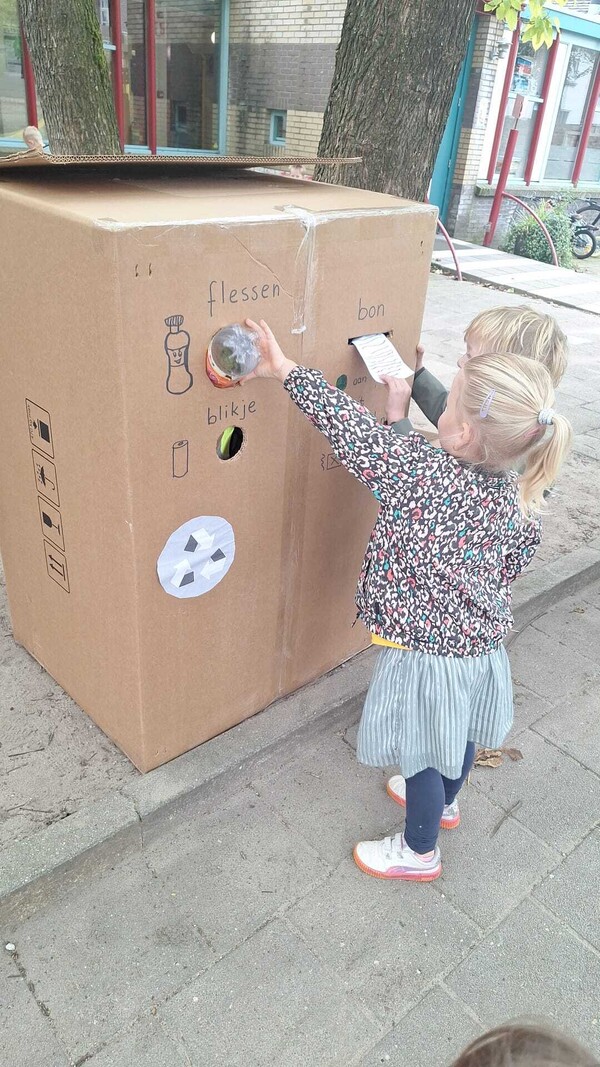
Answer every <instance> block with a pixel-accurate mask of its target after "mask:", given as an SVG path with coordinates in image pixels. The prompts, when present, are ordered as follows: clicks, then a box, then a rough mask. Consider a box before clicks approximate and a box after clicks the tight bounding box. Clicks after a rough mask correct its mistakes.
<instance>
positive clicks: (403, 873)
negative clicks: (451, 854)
mask: <svg viewBox="0 0 600 1067" xmlns="http://www.w3.org/2000/svg"><path fill="white" fill-rule="evenodd" d="M353 856H354V862H355V863H356V865H357V867H360V869H361V871H364V872H365V874H372V875H373V877H375V878H402V879H404V880H405V881H407V882H432V881H433V879H434V878H439V876H440V874H441V873H442V864H441V860H440V850H439V848H437V847H436V848H435V849H434V851H433V856H432V857H431V859H424V858H423V856H419V855H418V854H417V853H416V852H413V850H412V848H409V847H408V845H407V844H406V841H405V840H404V835H403V834H395V835H394V837H384V839H383V841H359V842H358V845H356V848H355V849H354V852H353Z"/></svg>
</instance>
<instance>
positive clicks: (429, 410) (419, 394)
mask: <svg viewBox="0 0 600 1067" xmlns="http://www.w3.org/2000/svg"><path fill="white" fill-rule="evenodd" d="M424 356H425V350H424V348H423V345H417V358H416V361H415V376H414V378H413V386H412V398H413V400H414V402H415V404H416V405H417V407H419V408H420V409H421V411H422V412H423V414H424V416H425V418H426V419H429V422H430V423H432V425H433V426H437V424H438V422H439V421H440V415H442V414H443V413H444V411H445V410H446V404H447V403H448V390H447V389H445V388H444V386H443V385H442V383H441V382H440V381H438V379H437V378H434V376H433V374H431V372H430V371H428V370H427V368H426V367H424V366H423V359H424ZM388 422H389V423H390V424H393V423H395V422H396V419H391V418H389V417H388ZM394 429H395V430H396V433H406V430H405V428H404V427H403V426H402V424H401V425H400V426H394Z"/></svg>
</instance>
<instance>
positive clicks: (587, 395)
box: [556, 337, 600, 411]
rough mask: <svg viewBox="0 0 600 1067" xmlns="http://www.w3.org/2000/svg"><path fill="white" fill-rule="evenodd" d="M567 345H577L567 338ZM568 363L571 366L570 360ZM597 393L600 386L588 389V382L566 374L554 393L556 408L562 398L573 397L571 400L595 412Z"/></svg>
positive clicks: (589, 356)
mask: <svg viewBox="0 0 600 1067" xmlns="http://www.w3.org/2000/svg"><path fill="white" fill-rule="evenodd" d="M569 343H570V344H571V345H574V344H577V339H576V338H575V339H573V338H571V337H569ZM591 355H592V354H591V353H590V354H589V355H588V357H587V358H588V359H590V358H591ZM569 363H570V364H571V360H569ZM599 393H600V385H598V387H597V388H596V389H594V388H593V387H590V385H589V384H588V382H586V381H582V380H581V378H576V377H575V376H574V375H573V374H569V372H567V374H566V376H565V378H564V379H563V381H562V382H561V383H560V386H559V388H558V389H557V391H556V397H557V407H558V408H560V407H561V404H562V401H563V397H573V399H576V400H579V401H580V402H581V404H582V406H583V407H584V408H585V409H586V410H590V411H594V410H597V408H596V405H597V406H598V408H600V396H599V395H598V394H599ZM561 410H562V409H561Z"/></svg>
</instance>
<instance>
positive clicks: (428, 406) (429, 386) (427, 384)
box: [412, 367, 448, 426]
mask: <svg viewBox="0 0 600 1067" xmlns="http://www.w3.org/2000/svg"><path fill="white" fill-rule="evenodd" d="M412 398H413V400H414V402H415V404H416V405H417V407H419V408H420V409H421V411H422V412H423V414H424V416H425V418H426V419H429V421H430V422H431V423H433V425H434V426H437V424H438V422H439V421H440V417H441V416H442V415H443V414H444V411H445V410H446V404H447V403H448V390H447V389H446V388H445V387H444V386H443V385H442V383H441V382H440V381H439V380H438V379H437V378H436V377H434V375H433V374H432V373H431V371H428V370H427V367H421V369H420V370H419V371H417V372H416V374H415V376H414V379H413V387H412Z"/></svg>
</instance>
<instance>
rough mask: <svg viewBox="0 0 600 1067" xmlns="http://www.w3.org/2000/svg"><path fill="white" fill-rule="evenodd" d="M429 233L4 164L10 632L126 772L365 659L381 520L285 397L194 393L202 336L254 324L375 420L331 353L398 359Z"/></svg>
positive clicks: (269, 389) (299, 194)
mask: <svg viewBox="0 0 600 1067" xmlns="http://www.w3.org/2000/svg"><path fill="white" fill-rule="evenodd" d="M434 228H435V212H434V210H433V209H432V208H429V207H427V206H424V205H418V204H412V203H408V202H405V201H402V200H398V199H395V198H393V197H391V196H384V195H380V194H375V193H369V192H363V191H358V190H354V189H345V188H335V187H331V186H323V185H317V184H314V183H307V182H306V183H305V182H299V181H294V180H292V179H285V178H281V177H276V176H271V175H268V174H264V173H257V172H255V171H253V172H251V171H243V170H240V169H237V170H230V171H226V170H222V171H218V172H217V171H212V170H206V171H205V172H202V171H201V170H198V171H194V170H190V169H189V168H181V167H177V166H176V165H173V166H168V165H164V166H160V167H159V166H157V167H156V168H152V169H151V168H146V169H143V168H140V169H136V168H134V167H131V166H123V168H122V169H120V170H118V169H117V170H115V169H114V168H113V169H108V168H107V169H104V170H103V169H102V168H99V169H98V170H97V171H94V170H93V169H91V168H88V169H84V170H82V169H80V168H76V167H74V168H72V169H71V170H70V169H69V168H68V167H65V168H50V167H46V168H42V167H41V168H39V169H33V170H31V171H25V170H21V169H18V170H11V169H10V168H6V169H0V230H1V237H0V239H1V247H2V255H1V256H0V287H1V293H2V300H1V310H0V316H1V320H2V323H1V337H2V342H1V345H2V384H1V394H0V434H1V441H2V456H3V458H4V461H3V463H2V464H1V465H0V494H1V512H0V519H1V521H0V537H1V551H2V557H3V560H4V565H5V572H6V582H7V588H8V594H9V601H10V607H11V613H12V621H13V627H14V634H15V638H16V639H17V641H19V642H21V643H22V644H23V645H24V646H25V647H26V648H27V649H28V650H29V651H30V652H31V654H32V655H33V656H35V658H36V659H37V660H38V661H39V662H40V663H41V664H42V665H43V666H44V667H45V668H46V669H47V670H48V671H49V672H50V674H51V675H52V676H53V677H54V678H56V680H57V681H58V682H59V683H60V684H61V685H62V686H63V687H64V688H65V689H66V691H67V692H68V693H70V694H71V696H72V697H73V698H74V699H75V701H76V702H77V703H78V704H79V705H80V706H81V708H83V709H84V710H85V711H86V712H87V713H88V714H89V715H90V716H91V717H92V718H93V719H94V721H95V722H96V723H98V725H99V726H100V727H101V728H102V729H103V730H104V731H105V732H106V733H107V734H108V735H109V736H110V737H111V738H113V739H114V740H115V741H116V742H117V744H118V745H119V746H120V747H121V748H122V749H123V750H124V752H126V753H127V755H128V756H129V757H130V758H131V759H132V760H133V762H134V763H135V764H136V766H137V767H139V768H140V769H141V770H148V769H150V768H152V767H156V766H158V765H159V764H162V763H164V762H165V761H167V760H169V759H171V758H173V757H174V756H177V755H178V754H180V753H182V752H184V751H186V750H187V749H190V748H192V747H193V746H195V745H197V744H199V743H200V742H202V741H204V740H206V739H207V738H210V737H212V736H214V735H215V734H218V733H219V732H221V731H223V730H225V729H227V728H228V727H230V726H232V725H233V724H235V723H238V722H240V721H241V720H242V719H244V718H246V717H248V716H250V715H252V714H254V713H255V712H257V711H259V710H260V709H262V708H264V707H265V706H266V705H268V704H269V703H270V702H271V701H273V700H274V699H275V698H276V697H278V696H281V695H282V694H285V693H288V692H290V691H291V690H293V689H295V688H297V687H299V686H300V685H302V684H304V683H306V682H309V681H310V680H311V679H314V678H315V677H317V676H318V675H320V674H321V673H323V672H324V671H327V670H329V669H331V668H333V667H334V666H335V665H336V664H339V663H340V662H342V661H343V660H345V659H347V658H348V657H350V656H352V655H353V654H354V653H356V652H358V651H359V650H360V649H361V648H363V647H365V645H366V643H367V635H366V634H365V632H364V630H363V629H362V627H361V626H360V625H357V626H353V623H354V621H355V609H354V589H355V583H356V578H357V575H358V571H359V567H360V562H361V558H362V554H363V551H364V547H365V544H366V541H367V538H368V535H369V531H370V529H371V525H372V522H373V519H374V514H375V504H374V502H373V501H372V500H371V498H370V496H369V494H368V493H367V492H366V490H365V489H364V488H362V487H361V486H360V485H358V483H356V482H355V481H354V480H353V479H352V477H351V476H350V475H349V474H347V473H346V471H345V470H343V469H342V468H341V467H340V466H339V465H338V464H337V461H336V459H335V457H334V456H333V455H332V454H331V450H330V449H329V448H328V446H327V443H326V441H325V439H324V438H322V437H321V436H320V435H318V434H317V433H316V432H315V431H314V429H312V428H311V427H310V426H309V425H308V424H307V423H306V422H305V420H304V419H303V417H302V416H301V415H300V413H299V412H298V411H297V410H296V409H295V407H294V406H293V405H292V404H291V403H290V401H289V398H288V397H287V395H286V394H285V392H284V390H283V389H282V388H281V386H280V385H279V384H278V383H275V382H265V381H256V382H252V383H250V384H248V385H247V386H246V387H244V388H234V389H228V390H218V389H216V388H215V387H214V386H213V385H212V384H211V382H210V381H209V379H208V378H207V376H206V373H205V352H206V348H207V344H208V342H209V340H210V338H211V336H212V335H213V334H214V333H215V331H216V330H217V329H219V328H220V327H221V326H224V325H227V324H229V323H232V322H236V321H237V322H240V321H242V320H243V319H244V317H245V316H246V315H251V316H252V317H254V318H258V317H261V316H262V317H264V318H266V319H267V320H268V321H269V323H270V324H271V326H272V327H273V329H274V330H275V332H276V334H277V335H278V337H279V338H280V339H281V342H282V344H283V346H284V348H285V349H286V351H287V353H288V354H289V355H290V357H292V358H294V359H296V360H298V361H300V362H304V363H306V364H309V365H311V366H318V367H320V368H322V369H323V371H324V372H325V374H326V375H327V377H328V378H329V380H331V381H332V382H334V383H335V382H337V381H339V382H340V383H341V384H342V385H344V386H345V388H346V389H347V391H348V392H349V393H350V394H351V395H353V396H357V397H362V398H363V399H364V402H365V404H366V405H367V406H368V407H369V408H370V409H371V410H374V411H376V412H377V414H378V415H383V408H384V400H385V395H384V390H383V388H382V387H381V386H377V385H376V384H375V383H374V382H372V381H371V379H369V378H367V374H366V370H365V368H364V365H363V364H362V362H361V360H360V358H359V356H358V355H357V353H356V351H355V350H354V348H352V347H351V346H350V345H349V343H348V342H349V339H350V338H352V337H356V336H359V335H361V334H365V333H373V332H389V333H392V334H393V340H394V343H395V344H396V345H397V347H398V348H399V350H400V351H401V353H402V355H403V356H404V358H405V359H406V360H409V361H410V359H411V358H412V355H413V353H414V349H415V345H416V343H417V340H418V337H419V330H420V326H421V318H422V312H423V304H424V298H425V291H426V286H427V277H428V272H429V262H430V254H431V249H432V243H433V235H434ZM232 426H236V427H238V428H239V429H240V430H241V431H243V444H242V447H241V449H240V450H239V452H238V453H237V454H236V455H235V456H234V457H233V458H230V459H222V458H221V457H220V455H219V448H218V441H219V438H220V435H221V434H222V432H223V431H224V430H225V429H227V428H228V427H232ZM238 438H239V435H238ZM159 561H160V563H159ZM157 564H159V567H158V571H157ZM159 575H160V578H162V584H161V580H159Z"/></svg>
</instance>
